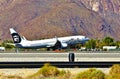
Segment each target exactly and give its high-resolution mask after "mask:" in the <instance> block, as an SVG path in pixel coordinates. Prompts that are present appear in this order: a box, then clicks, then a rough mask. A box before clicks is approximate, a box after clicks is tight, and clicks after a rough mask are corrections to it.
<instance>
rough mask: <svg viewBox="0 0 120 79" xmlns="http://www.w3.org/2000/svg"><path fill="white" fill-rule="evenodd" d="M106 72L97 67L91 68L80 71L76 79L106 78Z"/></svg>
mask: <svg viewBox="0 0 120 79" xmlns="http://www.w3.org/2000/svg"><path fill="white" fill-rule="evenodd" d="M104 77H105V74H104V73H103V72H102V71H100V70H96V69H93V68H92V69H89V70H86V71H83V72H80V73H79V74H77V75H76V77H75V78H74V79H104Z"/></svg>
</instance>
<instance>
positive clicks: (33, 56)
mask: <svg viewBox="0 0 120 79" xmlns="http://www.w3.org/2000/svg"><path fill="white" fill-rule="evenodd" d="M74 55H75V62H81V61H82V62H94V61H98V62H103V61H104V62H109V61H110V62H119V61H120V53H74ZM68 61H69V53H65V52H64V53H58V52H57V53H0V62H68Z"/></svg>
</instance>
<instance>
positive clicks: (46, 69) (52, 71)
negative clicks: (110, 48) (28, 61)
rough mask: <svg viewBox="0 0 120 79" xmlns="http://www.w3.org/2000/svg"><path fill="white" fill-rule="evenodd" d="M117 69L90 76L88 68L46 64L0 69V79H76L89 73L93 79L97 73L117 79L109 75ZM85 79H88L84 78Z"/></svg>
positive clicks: (105, 78)
mask: <svg viewBox="0 0 120 79" xmlns="http://www.w3.org/2000/svg"><path fill="white" fill-rule="evenodd" d="M119 68H120V65H114V66H112V67H111V68H109V69H108V68H107V69H99V68H98V69H92V70H94V71H95V72H94V71H93V72H94V74H91V73H89V71H90V69H89V70H88V68H85V69H82V68H72V69H67V68H65V69H58V68H57V67H54V66H51V65H50V64H46V65H44V66H43V67H41V68H40V69H0V79H78V76H79V75H80V74H82V75H83V73H89V75H92V77H95V79H100V78H99V76H100V75H99V73H98V72H100V73H103V74H105V76H104V78H102V79H113V77H114V79H119V77H120V76H119V75H115V74H114V75H111V73H116V72H117V73H118V74H119V72H118V71H119ZM112 71H113V72H112ZM90 72H91V71H90ZM90 77H91V76H90ZM97 77H98V78H97ZM79 79H80V78H79ZM86 79H89V78H87V76H86Z"/></svg>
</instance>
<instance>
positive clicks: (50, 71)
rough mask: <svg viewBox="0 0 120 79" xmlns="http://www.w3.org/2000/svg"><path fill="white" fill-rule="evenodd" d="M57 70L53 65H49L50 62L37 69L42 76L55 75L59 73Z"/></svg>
mask: <svg viewBox="0 0 120 79" xmlns="http://www.w3.org/2000/svg"><path fill="white" fill-rule="evenodd" d="M59 72H60V71H59V70H58V69H57V67H55V66H51V65H50V64H45V65H44V66H43V67H42V68H41V69H40V71H39V73H41V74H42V75H43V76H45V77H48V76H57V75H58V74H59Z"/></svg>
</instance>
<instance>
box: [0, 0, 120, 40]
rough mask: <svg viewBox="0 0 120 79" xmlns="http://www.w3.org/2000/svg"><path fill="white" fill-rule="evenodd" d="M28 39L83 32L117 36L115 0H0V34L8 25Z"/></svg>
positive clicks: (119, 9) (119, 16) (119, 8)
mask: <svg viewBox="0 0 120 79" xmlns="http://www.w3.org/2000/svg"><path fill="white" fill-rule="evenodd" d="M10 27H13V28H15V29H16V30H17V31H18V32H20V34H22V35H24V36H25V37H27V38H28V39H41V38H50V37H55V36H58V37H59V36H69V35H86V36H88V37H90V38H95V39H102V38H104V37H106V36H111V37H113V38H115V39H116V40H119V39H120V32H119V31H120V1H119V0H0V28H1V29H0V38H1V39H2V40H5V39H11V36H10V33H9V28H10Z"/></svg>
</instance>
